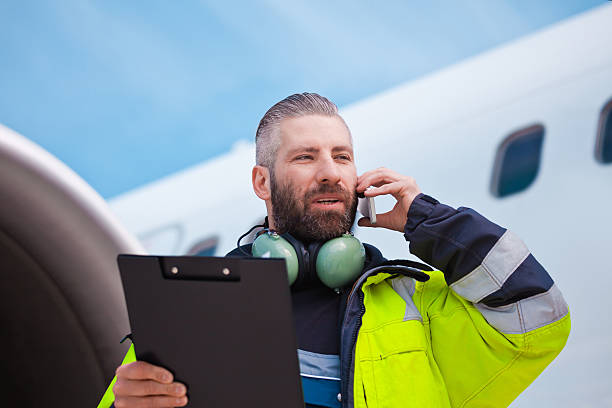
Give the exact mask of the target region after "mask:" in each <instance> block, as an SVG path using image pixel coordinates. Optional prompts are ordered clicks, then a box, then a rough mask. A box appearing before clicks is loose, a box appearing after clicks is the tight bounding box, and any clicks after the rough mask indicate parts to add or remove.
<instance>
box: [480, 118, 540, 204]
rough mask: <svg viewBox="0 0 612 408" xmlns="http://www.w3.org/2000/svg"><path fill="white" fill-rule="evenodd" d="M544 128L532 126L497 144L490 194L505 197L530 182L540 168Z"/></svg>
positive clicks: (527, 185)
mask: <svg viewBox="0 0 612 408" xmlns="http://www.w3.org/2000/svg"><path fill="white" fill-rule="evenodd" d="M543 141H544V126H542V125H533V126H529V127H527V128H524V129H521V130H519V131H517V132H514V133H512V134H511V135H509V136H508V137H506V139H504V141H503V142H502V143H501V144H500V145H499V148H498V149H497V155H496V157H495V164H494V167H493V178H492V179H491V193H492V194H493V195H494V196H495V197H499V198H502V197H505V196H508V195H511V194H515V193H518V192H520V191H523V190H525V189H526V188H527V187H529V186H530V185H531V183H533V181H534V180H535V178H536V176H537V175H538V170H539V169H540V157H541V155H542V143H543Z"/></svg>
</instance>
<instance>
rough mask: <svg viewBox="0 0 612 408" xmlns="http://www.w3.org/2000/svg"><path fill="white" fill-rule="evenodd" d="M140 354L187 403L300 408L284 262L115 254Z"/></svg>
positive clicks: (230, 407) (226, 407)
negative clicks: (167, 376)
mask: <svg viewBox="0 0 612 408" xmlns="http://www.w3.org/2000/svg"><path fill="white" fill-rule="evenodd" d="M117 262H118V264H119V270H120V273H121V279H122V282H123V289H124V292H125V297H126V302H127V308H128V315H129V319H130V325H131V330H132V341H133V342H134V349H135V351H136V357H137V359H138V360H143V361H147V362H150V363H152V364H155V365H159V366H162V367H165V368H167V369H169V370H170V371H171V372H172V373H173V374H174V376H175V379H176V381H180V382H182V383H184V384H186V385H187V390H188V391H187V393H188V397H189V404H188V406H189V407H202V408H209V407H224V408H244V407H249V406H250V407H276V406H279V407H280V406H282V407H289V408H293V407H296V408H297V407H300V408H303V407H304V402H303V396H302V386H301V381H300V376H299V363H298V358H297V347H296V340H295V332H294V328H293V319H292V314H291V299H290V293H289V285H288V280H287V272H286V265H285V261H284V260H282V259H260V258H219V257H188V256H185V257H175V256H138V255H119V256H118V257H117Z"/></svg>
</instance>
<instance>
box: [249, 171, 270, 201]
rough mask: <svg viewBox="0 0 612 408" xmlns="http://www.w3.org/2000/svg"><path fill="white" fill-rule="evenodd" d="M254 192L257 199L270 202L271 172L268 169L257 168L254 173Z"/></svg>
mask: <svg viewBox="0 0 612 408" xmlns="http://www.w3.org/2000/svg"><path fill="white" fill-rule="evenodd" d="M252 179H253V190H254V191H255V194H257V197H259V198H261V199H262V200H264V201H268V200H269V199H270V197H271V189H270V170H269V169H268V168H267V167H263V166H255V167H253V172H252Z"/></svg>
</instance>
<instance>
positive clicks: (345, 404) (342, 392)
mask: <svg viewBox="0 0 612 408" xmlns="http://www.w3.org/2000/svg"><path fill="white" fill-rule="evenodd" d="M366 279H367V278H366ZM359 281H361V282H365V279H364V280H361V279H359V280H358V281H356V282H355V284H354V285H353V287H352V288H351V292H350V293H349V296H348V298H347V302H346V303H347V307H346V311H345V312H344V321H346V318H347V314H348V312H349V311H350V304H351V299H352V297H353V295H354V292H355V290H356V289H357V287H359V288H361V287H362V286H363V285H362V284H361V283H360V284H359V285H357V283H358V282H359ZM357 296H358V297H359V304H360V312H359V315H358V316H357V318H358V319H359V321H358V323H356V324H355V327H354V328H353V333H352V335H351V348H350V351H349V361H350V362H351V366H352V365H354V364H355V363H354V358H355V356H354V355H353V354H354V351H355V344H356V343H357V333H359V328H360V327H361V318H362V317H363V315H364V313H365V305H364V304H363V292H361V293H358V294H357ZM341 354H342V351H341ZM351 366H349V370H350V368H352V367H351ZM340 367H341V368H342V364H340ZM347 374H348V373H347ZM353 375H354V370H353ZM340 377H341V378H342V377H346V380H345V381H344V387H343V388H342V389H341V390H340V395H341V396H342V406H343V407H348V390H349V386H350V384H349V376H348V375H346V376H345V375H344V373H341V375H340Z"/></svg>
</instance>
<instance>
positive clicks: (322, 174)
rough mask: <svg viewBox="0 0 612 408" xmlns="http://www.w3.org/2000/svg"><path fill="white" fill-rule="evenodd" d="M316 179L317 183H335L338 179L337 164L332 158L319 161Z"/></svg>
mask: <svg viewBox="0 0 612 408" xmlns="http://www.w3.org/2000/svg"><path fill="white" fill-rule="evenodd" d="M317 179H318V180H317V181H318V182H319V183H326V184H337V183H338V182H339V181H340V171H339V169H338V164H337V163H336V162H335V161H334V160H333V159H332V158H329V159H326V160H323V161H321V163H320V167H319V172H318V174H317Z"/></svg>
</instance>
